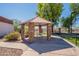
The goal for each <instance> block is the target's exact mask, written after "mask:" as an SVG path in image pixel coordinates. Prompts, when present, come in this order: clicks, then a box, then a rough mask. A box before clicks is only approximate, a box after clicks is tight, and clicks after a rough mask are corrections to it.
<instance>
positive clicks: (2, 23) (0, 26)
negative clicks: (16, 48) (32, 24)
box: [0, 16, 14, 37]
mask: <svg viewBox="0 0 79 59" xmlns="http://www.w3.org/2000/svg"><path fill="white" fill-rule="evenodd" d="M12 31H14V27H13V21H12V20H9V19H7V18H5V17H2V16H0V37H1V36H4V35H6V34H9V33H10V32H12Z"/></svg>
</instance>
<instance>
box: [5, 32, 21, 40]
mask: <svg viewBox="0 0 79 59" xmlns="http://www.w3.org/2000/svg"><path fill="white" fill-rule="evenodd" d="M4 39H5V41H17V40H18V41H20V40H21V35H20V33H19V32H12V33H10V34H8V35H6V36H4Z"/></svg>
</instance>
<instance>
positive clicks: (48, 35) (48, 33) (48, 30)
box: [47, 23, 52, 40]
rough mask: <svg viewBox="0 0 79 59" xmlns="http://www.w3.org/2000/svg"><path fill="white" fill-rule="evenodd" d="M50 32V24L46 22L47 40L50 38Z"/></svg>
mask: <svg viewBox="0 0 79 59" xmlns="http://www.w3.org/2000/svg"><path fill="white" fill-rule="evenodd" d="M51 34H52V28H51V24H50V23H48V24H47V40H49V39H50V37H51Z"/></svg>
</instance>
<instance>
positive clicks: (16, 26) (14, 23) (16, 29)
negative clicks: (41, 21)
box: [13, 19, 20, 31]
mask: <svg viewBox="0 0 79 59" xmlns="http://www.w3.org/2000/svg"><path fill="white" fill-rule="evenodd" d="M19 23H20V22H19V21H18V20H16V19H15V20H14V21H13V26H14V30H15V31H19Z"/></svg>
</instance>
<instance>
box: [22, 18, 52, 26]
mask: <svg viewBox="0 0 79 59" xmlns="http://www.w3.org/2000/svg"><path fill="white" fill-rule="evenodd" d="M29 22H31V23H35V24H36V25H45V24H48V23H51V22H50V21H47V20H46V19H44V18H41V17H38V16H36V17H34V18H32V19H30V20H29V21H26V22H24V23H22V24H26V23H29Z"/></svg>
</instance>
